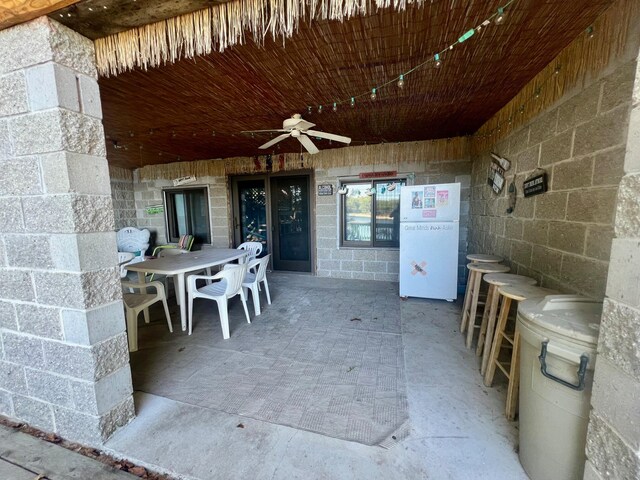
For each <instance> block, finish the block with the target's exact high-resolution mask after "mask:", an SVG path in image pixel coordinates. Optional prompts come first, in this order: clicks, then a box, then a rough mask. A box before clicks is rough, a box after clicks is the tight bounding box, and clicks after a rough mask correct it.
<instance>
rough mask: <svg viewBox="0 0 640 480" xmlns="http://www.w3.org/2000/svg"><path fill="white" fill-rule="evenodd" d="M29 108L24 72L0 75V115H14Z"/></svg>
mask: <svg viewBox="0 0 640 480" xmlns="http://www.w3.org/2000/svg"><path fill="white" fill-rule="evenodd" d="M28 110H29V104H28V101H27V84H26V81H25V75H24V72H21V71H19V72H13V73H9V74H6V75H1V76H0V116H5V115H16V114H19V113H25V112H27V111H28Z"/></svg>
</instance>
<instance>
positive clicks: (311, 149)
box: [296, 135, 320, 155]
mask: <svg viewBox="0 0 640 480" xmlns="http://www.w3.org/2000/svg"><path fill="white" fill-rule="evenodd" d="M296 138H297V139H298V140H300V143H301V144H302V146H303V147H304V148H306V149H307V152H309V153H310V154H312V155H313V154H314V153H318V152H319V151H320V150H318V147H316V146H315V145H314V144H313V142H312V141H311V140H310V139H309V137H307V136H306V135H300V136H299V137H296Z"/></svg>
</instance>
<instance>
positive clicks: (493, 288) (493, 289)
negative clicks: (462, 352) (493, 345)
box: [476, 284, 497, 357]
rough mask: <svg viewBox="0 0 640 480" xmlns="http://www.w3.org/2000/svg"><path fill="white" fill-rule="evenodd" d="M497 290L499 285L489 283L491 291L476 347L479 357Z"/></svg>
mask: <svg viewBox="0 0 640 480" xmlns="http://www.w3.org/2000/svg"><path fill="white" fill-rule="evenodd" d="M496 290H497V287H496V286H495V285H493V284H491V285H489V291H488V292H487V301H486V303H485V304H484V312H483V313H482V323H481V324H480V336H479V337H478V346H477V347H476V355H477V356H478V357H479V356H480V355H482V347H483V346H484V341H485V335H486V333H487V324H488V322H489V312H490V310H491V304H492V303H493V296H494V295H495V293H496Z"/></svg>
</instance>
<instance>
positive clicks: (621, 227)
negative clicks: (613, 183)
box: [615, 173, 640, 238]
mask: <svg viewBox="0 0 640 480" xmlns="http://www.w3.org/2000/svg"><path fill="white" fill-rule="evenodd" d="M615 229H616V236H617V237H621V238H626V237H636V238H638V237H640V173H633V174H629V175H625V176H624V177H623V178H622V181H621V182H620V188H619V190H618V203H617V205H616V221H615Z"/></svg>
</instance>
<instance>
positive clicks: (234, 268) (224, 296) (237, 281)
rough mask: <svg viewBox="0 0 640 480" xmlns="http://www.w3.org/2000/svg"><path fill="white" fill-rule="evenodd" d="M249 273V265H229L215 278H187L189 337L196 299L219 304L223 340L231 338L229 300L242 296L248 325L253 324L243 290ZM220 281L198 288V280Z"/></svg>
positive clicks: (192, 276)
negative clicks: (244, 281)
mask: <svg viewBox="0 0 640 480" xmlns="http://www.w3.org/2000/svg"><path fill="white" fill-rule="evenodd" d="M246 273H247V264H246V263H243V264H241V265H234V264H227V265H225V266H224V269H223V270H222V271H221V272H218V273H216V274H215V275H213V276H209V275H189V276H188V277H187V291H188V292H189V335H191V331H192V328H193V300H194V299H195V298H208V299H210V300H215V301H216V303H217V304H218V312H219V314H220V326H221V327H222V338H224V339H225V340H226V339H228V338H229V310H228V307H227V303H228V299H230V298H232V297H235V296H236V295H240V299H241V300H242V307H243V308H244V314H245V316H246V317H247V323H251V320H250V319H249V310H247V297H246V296H245V294H244V291H243V290H242V281H243V280H244V276H245V274H246ZM200 279H203V280H220V281H218V282H216V281H214V282H213V283H211V284H209V285H205V286H204V287H201V288H197V286H196V281H197V280H200Z"/></svg>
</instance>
